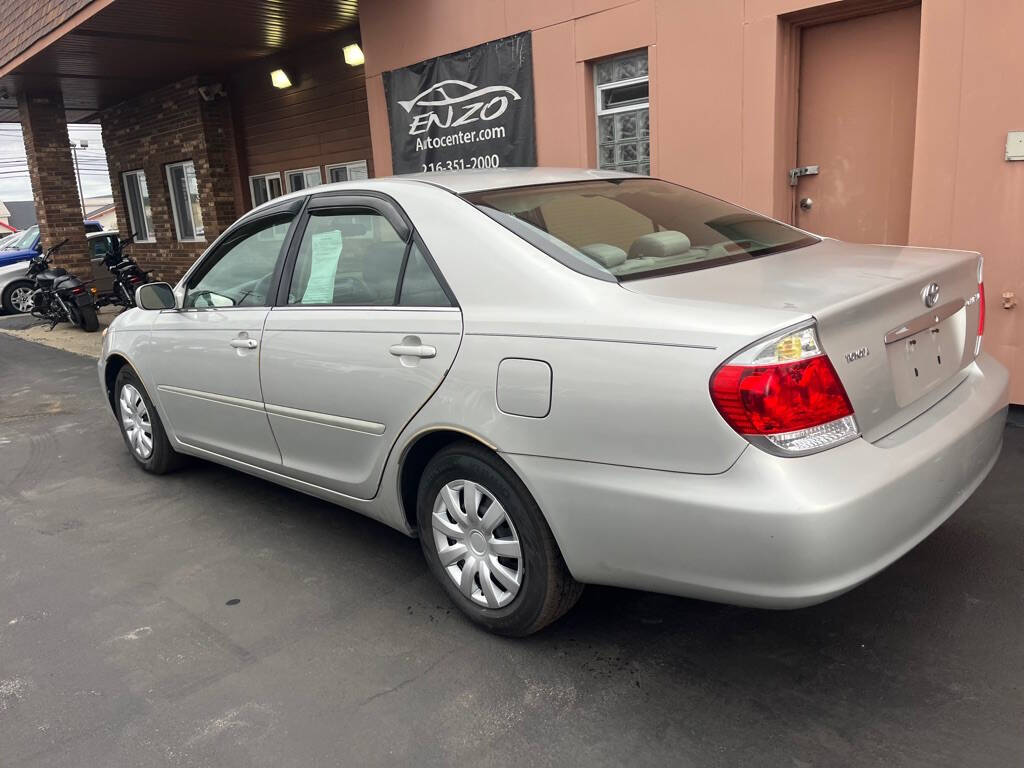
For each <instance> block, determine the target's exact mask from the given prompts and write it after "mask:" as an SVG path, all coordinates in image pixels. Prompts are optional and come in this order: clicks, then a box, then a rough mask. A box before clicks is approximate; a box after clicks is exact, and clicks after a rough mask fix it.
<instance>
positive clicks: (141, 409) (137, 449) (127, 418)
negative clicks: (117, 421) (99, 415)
mask: <svg viewBox="0 0 1024 768" xmlns="http://www.w3.org/2000/svg"><path fill="white" fill-rule="evenodd" d="M120 403H121V424H122V425H123V426H124V436H125V439H126V440H127V441H128V446H129V447H130V448H131V449H132V452H133V453H134V454H135V455H136V456H138V457H139V458H140V459H142V460H143V461H145V460H146V459H148V458H149V457H150V456H152V455H153V425H152V424H151V423H150V421H149V410H148V409H147V408H146V401H145V400H143V399H142V395H141V394H139V390H137V389H136V388H135V387H133V386H132V385H131V384H125V385H124V386H123V387H121V400H120Z"/></svg>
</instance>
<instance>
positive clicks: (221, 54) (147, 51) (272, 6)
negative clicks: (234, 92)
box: [0, 0, 359, 122]
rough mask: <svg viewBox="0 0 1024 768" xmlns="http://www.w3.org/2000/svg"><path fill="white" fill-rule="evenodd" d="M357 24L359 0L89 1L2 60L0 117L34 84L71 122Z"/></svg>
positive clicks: (12, 113)
mask: <svg viewBox="0 0 1024 768" xmlns="http://www.w3.org/2000/svg"><path fill="white" fill-rule="evenodd" d="M358 23H359V9H358V0H276V1H275V2H273V3H253V2H251V0H217V2H210V1H209V0H167V1H166V2H161V3H154V2H152V0H93V2H91V3H90V4H89V5H87V6H85V7H84V8H82V10H80V11H79V12H78V13H76V14H75V15H73V16H71V17H70V18H69V19H68V20H67V21H65V22H63V23H62V24H60V25H59V26H57V27H55V28H53V29H52V30H50V31H49V32H48V33H46V34H45V35H43V36H42V37H41V38H39V39H38V40H36V41H35V42H34V43H32V44H31V45H30V46H29V47H28V48H26V49H25V50H24V51H22V52H21V53H19V54H18V55H16V56H15V57H14V58H13V59H11V60H10V61H8V62H5V63H3V64H0V122H18V121H19V120H20V117H19V114H18V107H17V95H18V94H19V93H21V92H36V91H39V92H43V91H49V92H53V91H60V92H61V93H62V94H63V96H64V107H65V110H66V112H67V117H68V122H95V121H97V120H98V116H97V113H98V112H99V111H100V110H102V109H105V108H107V107H110V106H113V105H114V104H117V103H119V102H122V101H125V100H126V99H130V98H133V97H135V96H138V95H140V94H142V93H145V92H146V91H150V90H153V89H155V88H159V87H161V86H163V85H166V84H168V83H172V82H175V81H177V80H181V79H183V78H185V77H189V76H191V75H210V76H216V75H218V74H220V73H223V72H229V71H231V70H233V69H235V68H237V67H239V66H242V65H244V64H246V63H248V62H250V61H255V60H257V59H261V58H264V57H266V56H270V55H272V54H274V53H277V52H280V51H283V50H287V49H289V48H292V47H295V46H297V45H300V44H303V43H307V42H309V41H310V40H312V39H314V38H319V37H323V36H327V35H330V34H331V33H336V32H340V31H342V30H345V29H348V28H351V27H355V26H357V25H358Z"/></svg>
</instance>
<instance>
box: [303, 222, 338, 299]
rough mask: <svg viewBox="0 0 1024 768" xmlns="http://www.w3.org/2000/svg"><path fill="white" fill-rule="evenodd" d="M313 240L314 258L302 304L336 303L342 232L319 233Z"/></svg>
mask: <svg viewBox="0 0 1024 768" xmlns="http://www.w3.org/2000/svg"><path fill="white" fill-rule="evenodd" d="M312 240H313V257H312V262H311V263H310V265H309V282H307V283H306V291H305V293H303V294H302V303H303V304H330V303H331V302H332V301H334V277H335V275H337V274H338V261H339V260H340V259H341V249H342V246H343V241H342V237H341V230H338V229H331V230H328V231H327V232H317V233H316V234H314V235H313V238H312Z"/></svg>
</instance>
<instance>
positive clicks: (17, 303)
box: [0, 280, 35, 315]
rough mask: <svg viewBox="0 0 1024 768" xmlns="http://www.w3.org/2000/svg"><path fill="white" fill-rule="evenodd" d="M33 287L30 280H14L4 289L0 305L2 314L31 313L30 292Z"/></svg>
mask: <svg viewBox="0 0 1024 768" xmlns="http://www.w3.org/2000/svg"><path fill="white" fill-rule="evenodd" d="M34 290H35V285H33V284H32V281H31V280H15V281H14V282H13V283H10V284H8V286H7V287H6V288H4V293H3V296H2V297H0V303H2V304H3V308H4V314H6V315H23V314H25V313H27V312H31V311H32V292H33V291H34Z"/></svg>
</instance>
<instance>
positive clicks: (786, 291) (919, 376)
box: [622, 240, 980, 441]
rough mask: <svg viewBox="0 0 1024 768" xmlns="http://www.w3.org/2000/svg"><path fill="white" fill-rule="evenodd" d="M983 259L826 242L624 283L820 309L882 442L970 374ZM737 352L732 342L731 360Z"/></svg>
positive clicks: (861, 409) (850, 388)
mask: <svg viewBox="0 0 1024 768" xmlns="http://www.w3.org/2000/svg"><path fill="white" fill-rule="evenodd" d="M979 259H980V257H979V255H978V254H977V253H971V252H967V251H945V250H936V249H926V248H910V247H902V246H879V245H854V244H851V243H843V242H839V241H836V240H823V241H822V242H820V243H817V244H815V245H812V246H810V247H807V248H801V249H798V250H795V251H788V252H783V253H777V254H772V255H769V256H765V257H762V258H756V259H751V260H749V261H743V262H739V263H736V264H730V265H726V266H722V267H718V268H713V269H705V270H701V271H698V272H688V273H682V274H677V275H668V276H662V277H654V278H648V279H640V280H632V281H625V282H623V283H622V285H623V287H624V288H626V289H628V290H631V291H635V292H637V293H641V294H646V295H651V296H662V297H671V298H681V299H700V300H705V301H708V300H710V301H722V302H728V303H730V304H735V305H741V306H753V307H764V308H770V309H783V310H789V311H793V312H798V313H806V314H808V315H811V316H813V317H814V318H815V319H816V320H817V323H818V334H819V338H820V339H821V344H822V346H823V347H824V350H825V352H826V354H827V355H828V356H829V358H830V360H831V361H832V364H833V366H834V367H835V369H836V371H837V372H838V374H839V377H840V379H841V380H842V382H843V386H844V387H845V388H846V392H847V394H848V395H849V397H850V401H851V402H852V404H853V407H854V411H855V414H856V418H857V423H858V424H859V426H860V429H861V432H862V433H863V435H864V437H865V438H866V439H868V440H870V441H875V440H878V439H881V438H882V437H884V436H885V435H887V434H889V433H890V432H892V431H894V430H896V429H898V428H899V427H901V426H903V425H904V424H906V423H907V422H909V421H910V420H911V419H913V418H915V417H916V416H917V415H919V414H920V413H922V412H923V411H925V410H926V409H927V408H929V407H930V406H931V405H933V404H934V403H935V402H937V401H938V400H939V399H941V398H942V397H944V396H945V395H946V394H947V393H948V392H950V391H951V390H952V389H953V388H954V387H955V386H956V385H957V384H959V383H960V382H961V381H962V380H963V378H964V377H965V376H966V368H967V367H968V366H969V365H970V364H971V362H972V361H973V360H974V357H975V341H976V338H977V329H978V313H979V296H978V264H979ZM932 284H935V285H937V286H938V294H937V296H936V297H935V301H934V303H933V304H932V306H928V305H927V304H926V302H925V292H926V290H927V289H928V287H929V286H932ZM933 290H934V289H933ZM929 300H930V299H929ZM773 330H776V329H771V328H767V329H765V334H766V335H767V334H768V333H771V332H772V331H773ZM735 351H736V350H723V352H725V353H726V354H723V362H724V361H725V360H726V359H728V358H729V357H731V356H732V354H733V353H734V352H735Z"/></svg>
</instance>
